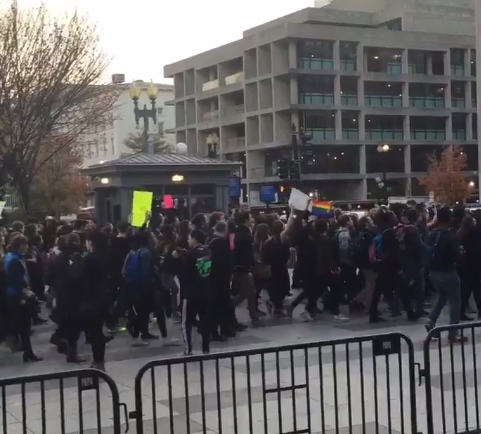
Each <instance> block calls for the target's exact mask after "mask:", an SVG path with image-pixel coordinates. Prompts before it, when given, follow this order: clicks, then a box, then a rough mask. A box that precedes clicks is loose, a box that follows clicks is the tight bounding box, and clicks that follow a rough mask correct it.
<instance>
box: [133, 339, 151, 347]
mask: <svg viewBox="0 0 481 434" xmlns="http://www.w3.org/2000/svg"><path fill="white" fill-rule="evenodd" d="M131 345H132V347H134V348H135V347H146V346H147V345H149V343H148V342H146V341H143V340H142V339H141V338H140V337H138V338H133V339H132V344H131Z"/></svg>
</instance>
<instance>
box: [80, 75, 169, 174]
mask: <svg viewBox="0 0 481 434" xmlns="http://www.w3.org/2000/svg"><path fill="white" fill-rule="evenodd" d="M136 83H137V85H138V86H139V87H140V88H141V89H142V94H141V96H140V98H139V108H142V107H143V106H144V104H146V105H147V107H148V108H150V107H151V103H150V100H149V98H148V96H147V87H148V86H149V84H150V83H147V82H143V81H137V82H136ZM116 86H118V87H119V99H118V101H117V103H116V104H115V108H114V110H113V113H112V116H111V119H110V121H109V122H108V125H107V126H106V128H105V129H99V130H98V131H95V132H93V133H92V134H89V137H88V138H86V139H85V140H83V143H84V156H85V158H84V164H83V167H88V166H91V165H93V164H98V163H100V162H101V161H110V160H115V159H117V158H119V157H120V156H121V155H124V154H129V153H132V150H131V149H129V148H128V147H127V146H126V144H125V140H126V139H127V138H128V137H129V136H130V135H134V136H137V135H139V134H141V133H142V131H143V121H142V120H141V121H140V122H139V126H137V125H136V123H135V117H134V111H133V110H134V104H133V101H132V98H131V97H130V93H129V88H130V84H126V83H125V84H124V83H121V84H117V85H116ZM155 86H156V87H157V89H158V91H159V92H158V95H157V100H156V107H157V123H156V124H154V123H153V122H152V120H151V119H150V120H149V134H150V135H151V136H152V140H154V139H155V138H161V139H162V140H165V141H166V142H167V143H168V144H169V145H170V146H171V147H172V149H173V148H174V146H175V143H176V142H175V134H174V133H172V132H170V133H169V132H168V131H169V130H170V129H172V128H173V127H174V126H175V114H174V111H175V109H174V107H173V106H172V105H166V102H167V101H170V100H172V98H174V86H173V85H169V84H156V85H155Z"/></svg>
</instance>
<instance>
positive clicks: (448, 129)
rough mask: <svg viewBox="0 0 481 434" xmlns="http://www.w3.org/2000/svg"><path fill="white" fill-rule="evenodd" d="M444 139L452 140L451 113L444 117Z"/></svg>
mask: <svg viewBox="0 0 481 434" xmlns="http://www.w3.org/2000/svg"><path fill="white" fill-rule="evenodd" d="M446 140H447V141H449V142H450V141H451V140H453V118H452V117H451V115H449V116H448V117H447V118H446Z"/></svg>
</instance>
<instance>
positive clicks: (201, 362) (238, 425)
mask: <svg viewBox="0 0 481 434" xmlns="http://www.w3.org/2000/svg"><path fill="white" fill-rule="evenodd" d="M135 402H136V409H135V411H133V412H132V413H130V417H131V418H133V419H135V420H136V426H137V433H144V432H145V433H147V432H149V433H150V432H152V433H163V434H174V433H179V432H182V433H185V434H191V433H200V432H204V433H205V432H211V431H213V432H218V433H223V432H225V433H227V432H229V433H230V432H232V433H235V434H240V433H248V434H255V433H262V434H265V433H299V434H301V433H311V432H322V433H324V432H330V430H331V429H335V430H339V429H340V428H344V429H345V430H346V432H349V433H352V432H378V430H379V429H381V430H382V431H386V430H388V432H399V433H415V432H416V420H417V418H416V396H415V376H414V351H413V345H412V342H411V340H410V339H409V338H407V337H406V336H404V335H402V334H400V333H390V334H384V335H376V336H365V337H358V338H350V339H340V340H335V341H323V342H314V343H305V344H298V345H288V346H282V347H275V348H264V349H253V350H245V351H235V352H228V353H218V354H210V355H199V356H191V357H177V358H172V359H164V360H157V361H152V362H149V363H147V364H146V365H145V366H144V367H143V368H142V369H141V370H140V371H139V373H138V374H137V377H136V380H135ZM333 432H336V431H333ZM337 432H339V431H337ZM343 432H344V431H343Z"/></svg>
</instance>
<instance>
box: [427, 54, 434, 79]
mask: <svg viewBox="0 0 481 434" xmlns="http://www.w3.org/2000/svg"><path fill="white" fill-rule="evenodd" d="M426 75H433V56H432V54H431V53H428V54H427V57H426Z"/></svg>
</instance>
